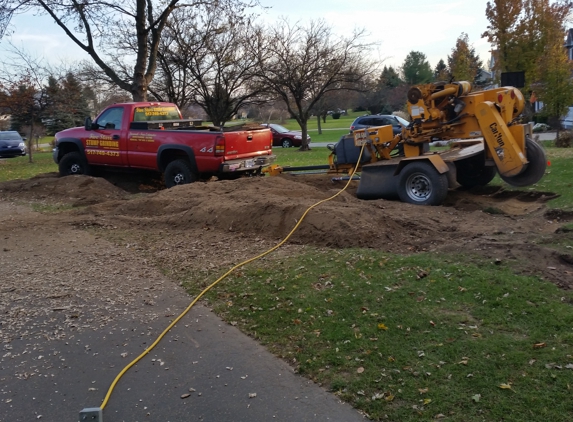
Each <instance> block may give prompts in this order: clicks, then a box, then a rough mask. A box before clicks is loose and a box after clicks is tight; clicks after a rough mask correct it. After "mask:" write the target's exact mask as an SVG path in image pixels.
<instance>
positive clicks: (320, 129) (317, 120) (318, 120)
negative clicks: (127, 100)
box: [316, 114, 322, 135]
mask: <svg viewBox="0 0 573 422" xmlns="http://www.w3.org/2000/svg"><path fill="white" fill-rule="evenodd" d="M316 123H317V126H318V134H319V135H322V128H321V127H320V114H317V115H316Z"/></svg>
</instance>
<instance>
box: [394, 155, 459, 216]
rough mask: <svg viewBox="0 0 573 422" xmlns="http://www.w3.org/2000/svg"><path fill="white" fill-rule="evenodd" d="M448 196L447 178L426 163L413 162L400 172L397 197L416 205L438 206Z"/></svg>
mask: <svg viewBox="0 0 573 422" xmlns="http://www.w3.org/2000/svg"><path fill="white" fill-rule="evenodd" d="M447 194H448V178H447V176H446V175H445V174H440V173H438V171H437V170H436V169H435V167H434V166H433V165H431V164H430V163H427V162H413V163H411V164H408V165H407V166H406V167H404V169H403V170H402V171H401V172H400V179H399V180H398V196H399V197H400V200H401V201H402V202H406V203H409V204H416V205H440V204H441V203H442V202H443V201H444V199H446V196H447Z"/></svg>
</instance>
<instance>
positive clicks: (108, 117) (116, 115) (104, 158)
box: [85, 106, 127, 166]
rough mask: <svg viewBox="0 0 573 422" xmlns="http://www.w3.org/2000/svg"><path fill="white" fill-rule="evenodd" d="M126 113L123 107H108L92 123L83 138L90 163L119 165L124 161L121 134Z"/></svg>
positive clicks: (123, 129)
mask: <svg viewBox="0 0 573 422" xmlns="http://www.w3.org/2000/svg"><path fill="white" fill-rule="evenodd" d="M126 114H127V113H125V112H124V107H122V106H118V107H110V108H108V109H106V110H104V111H103V112H102V113H101V114H100V115H99V116H98V118H97V120H96V121H95V122H94V123H97V127H98V128H97V129H94V130H91V131H90V132H89V135H88V137H87V139H86V140H85V146H86V157H87V159H88V162H89V163H90V164H97V165H108V166H120V165H123V164H124V163H125V162H126V159H125V153H126V151H125V147H124V142H123V138H124V136H123V134H124V132H125V126H127V122H125V119H126Z"/></svg>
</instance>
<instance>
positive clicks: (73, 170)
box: [58, 151, 90, 176]
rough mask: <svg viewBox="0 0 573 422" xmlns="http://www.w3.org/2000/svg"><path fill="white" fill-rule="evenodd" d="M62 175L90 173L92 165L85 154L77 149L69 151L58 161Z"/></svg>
mask: <svg viewBox="0 0 573 422" xmlns="http://www.w3.org/2000/svg"><path fill="white" fill-rule="evenodd" d="M58 170H59V171H60V176H71V175H77V174H90V166H89V164H88V162H87V161H86V159H85V158H84V156H83V155H82V154H80V153H79V152H77V151H73V152H68V153H67V154H66V155H64V156H63V157H62V159H61V160H60V162H59V163H58Z"/></svg>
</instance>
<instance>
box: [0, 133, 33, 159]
mask: <svg viewBox="0 0 573 422" xmlns="http://www.w3.org/2000/svg"><path fill="white" fill-rule="evenodd" d="M26 151H27V150H26V144H25V143H24V139H23V138H22V137H21V136H20V134H19V133H18V132H16V131H15V130H8V131H2V132H0V158H12V157H20V156H24V155H26Z"/></svg>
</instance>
